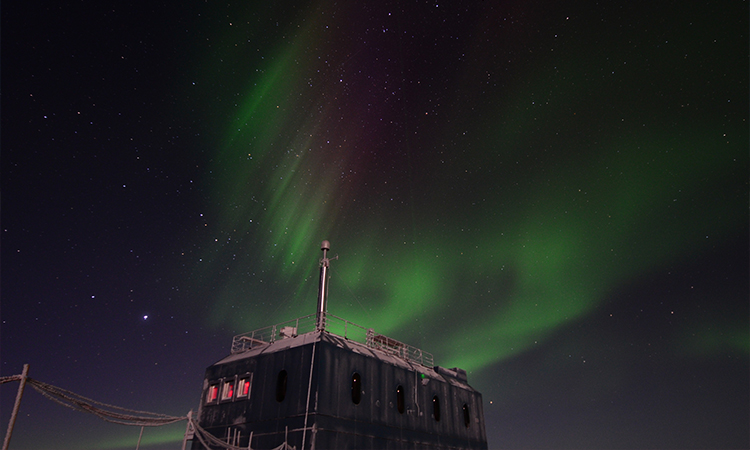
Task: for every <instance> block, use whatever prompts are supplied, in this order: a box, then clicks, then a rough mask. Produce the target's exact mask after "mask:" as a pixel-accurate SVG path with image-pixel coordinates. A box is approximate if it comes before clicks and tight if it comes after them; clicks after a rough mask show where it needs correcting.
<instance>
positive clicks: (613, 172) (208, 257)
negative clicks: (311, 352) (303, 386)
mask: <svg viewBox="0 0 750 450" xmlns="http://www.w3.org/2000/svg"><path fill="white" fill-rule="evenodd" d="M748 54H749V52H748V3H747V1H734V2H719V3H717V2H687V3H685V2H674V1H663V0H657V1H650V2H637V1H636V2H582V1H562V2H539V1H524V2H521V1H489V0H471V1H462V2H445V3H443V2H439V1H379V2H335V1H332V0H317V1H288V0H287V1H284V0H282V1H276V2H236V3H235V2H231V3H227V2H213V1H205V2H197V1H186V2H149V3H146V2H143V4H135V5H134V4H130V3H127V2H89V1H66V2H59V3H58V2H56V3H54V4H53V3H49V2H36V1H28V2H10V3H9V2H5V3H4V4H3V8H2V77H1V81H2V116H1V117H2V133H1V135H0V136H1V139H2V142H1V143H2V153H1V158H2V167H1V168H2V177H1V183H2V184H1V186H2V203H1V204H0V206H1V210H0V212H1V216H0V217H1V225H2V226H1V228H0V231H1V233H2V234H1V236H2V246H1V251H2V254H1V256H2V259H1V262H2V291H1V292H2V299H1V300H2V303H1V307H2V308H1V309H0V318H1V320H2V323H1V326H2V328H0V336H1V338H2V340H1V343H2V346H1V347H0V351H1V353H0V361H1V362H0V373H1V375H2V376H8V375H13V374H19V373H21V371H22V369H23V365H24V364H25V363H28V364H30V372H29V375H30V376H31V377H32V378H35V379H38V380H40V381H44V382H46V383H50V384H53V385H56V386H59V387H62V388H65V389H69V390H71V391H74V392H76V393H79V394H81V395H84V396H86V397H90V398H93V399H95V400H99V401H102V402H105V403H110V404H114V405H117V406H122V407H126V408H131V409H137V410H145V411H152V412H158V413H165V414H170V415H175V416H182V415H185V414H187V412H188V411H189V410H190V409H197V406H198V402H199V398H200V393H201V387H202V379H203V373H204V370H205V368H206V367H207V366H209V365H211V364H213V363H214V362H216V361H217V360H219V359H220V358H222V357H223V356H225V355H226V354H228V353H229V349H230V344H231V338H232V336H233V335H235V334H238V333H242V332H246V331H250V330H253V329H256V328H261V327H264V326H267V325H271V324H274V323H278V322H282V321H286V320H289V319H293V318H296V317H300V316H304V315H307V314H311V313H313V312H314V311H315V304H316V292H317V287H318V286H317V285H318V259H319V258H320V257H321V252H320V247H319V244H320V241H321V240H323V239H328V240H330V241H331V252H330V253H331V255H330V256H333V255H338V256H339V259H338V260H336V261H334V262H333V263H332V265H331V283H330V295H329V309H328V310H329V312H330V313H331V314H334V315H337V316H339V317H343V318H346V319H348V320H350V321H352V322H355V323H357V324H360V325H362V326H365V327H372V328H374V329H375V330H376V331H377V332H380V333H383V334H387V335H389V336H391V337H393V338H395V339H398V340H400V341H403V342H407V343H409V344H411V345H413V346H416V347H420V348H423V349H424V350H426V351H429V352H431V353H433V354H434V357H435V363H436V364H438V365H441V366H446V367H455V366H457V367H461V368H464V369H466V370H467V371H468V374H469V382H470V384H471V385H472V386H474V387H475V388H476V389H478V390H479V391H480V392H482V394H483V397H484V412H485V419H486V430H487V437H488V441H489V447H490V449H501V448H505V449H635V448H638V449H677V448H679V449H687V448H701V449H705V448H722V449H723V448H727V449H728V448H748V446H750V383H748V379H750V335H749V317H750V306H749V302H748V299H749V287H748V286H749V274H750V263H749V260H750V258H749V254H748V249H749V248H750V242H749V240H748V230H749V226H748V225H749V224H748V191H749V187H748V174H749V170H748V168H749V166H748V154H749V151H748V142H749V141H750V137H749V135H748V111H749V105H748V98H749V96H750V95H749V92H748ZM16 388H17V384H16V383H12V384H5V385H3V386H2V388H1V390H0V395H1V397H0V423H1V424H2V425H0V426H2V427H3V430H5V427H6V426H7V425H6V424H7V421H8V417H9V412H10V410H11V408H12V404H13V399H14V397H15V393H16ZM139 431H140V430H139V429H137V428H130V427H124V426H119V425H113V424H108V423H105V422H102V421H101V420H99V419H96V418H93V417H89V416H86V415H84V414H80V413H73V412H70V411H69V410H66V409H65V408H63V407H61V406H59V405H57V404H54V403H52V402H50V401H48V400H46V399H44V398H43V397H41V396H40V395H39V394H38V393H36V392H34V391H32V390H30V389H29V390H28V391H27V393H26V394H25V396H24V399H23V404H22V406H21V415H20V417H19V419H18V422H17V424H16V429H15V431H14V434H13V441H12V447H11V448H15V449H19V450H21V449H30V450H31V449H72V448H76V449H120V448H135V444H136V442H137V439H138V434H139ZM183 432H184V423H181V424H176V425H171V426H168V427H162V428H158V429H148V430H146V431H145V432H144V436H143V442H142V444H141V448H146V449H153V450H156V449H166V448H178V446H179V445H180V442H181V440H182V434H183Z"/></svg>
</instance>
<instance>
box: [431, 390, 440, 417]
mask: <svg viewBox="0 0 750 450" xmlns="http://www.w3.org/2000/svg"><path fill="white" fill-rule="evenodd" d="M432 417H434V418H435V421H436V422H440V399H439V398H438V396H437V395H436V396H434V397H432Z"/></svg>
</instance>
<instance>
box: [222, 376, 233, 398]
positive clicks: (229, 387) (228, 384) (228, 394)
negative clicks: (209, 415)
mask: <svg viewBox="0 0 750 450" xmlns="http://www.w3.org/2000/svg"><path fill="white" fill-rule="evenodd" d="M232 397H234V380H232V381H225V382H224V388H223V389H222V390H221V399H222V400H230V399H231V398H232Z"/></svg>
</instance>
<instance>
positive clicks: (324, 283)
mask: <svg viewBox="0 0 750 450" xmlns="http://www.w3.org/2000/svg"><path fill="white" fill-rule="evenodd" d="M320 249H321V250H323V258H321V260H320V282H319V284H318V310H317V312H316V316H317V326H316V328H317V330H318V331H325V329H326V313H327V312H328V305H327V304H326V303H327V300H328V267H330V264H331V260H330V259H329V258H328V250H330V249H331V243H330V242H328V241H323V242H321V243H320Z"/></svg>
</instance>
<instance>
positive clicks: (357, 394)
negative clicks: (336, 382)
mask: <svg viewBox="0 0 750 450" xmlns="http://www.w3.org/2000/svg"><path fill="white" fill-rule="evenodd" d="M360 401H362V379H361V378H360V376H359V374H358V373H357V372H354V375H352V402H353V403H354V404H355V405H359V402H360Z"/></svg>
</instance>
